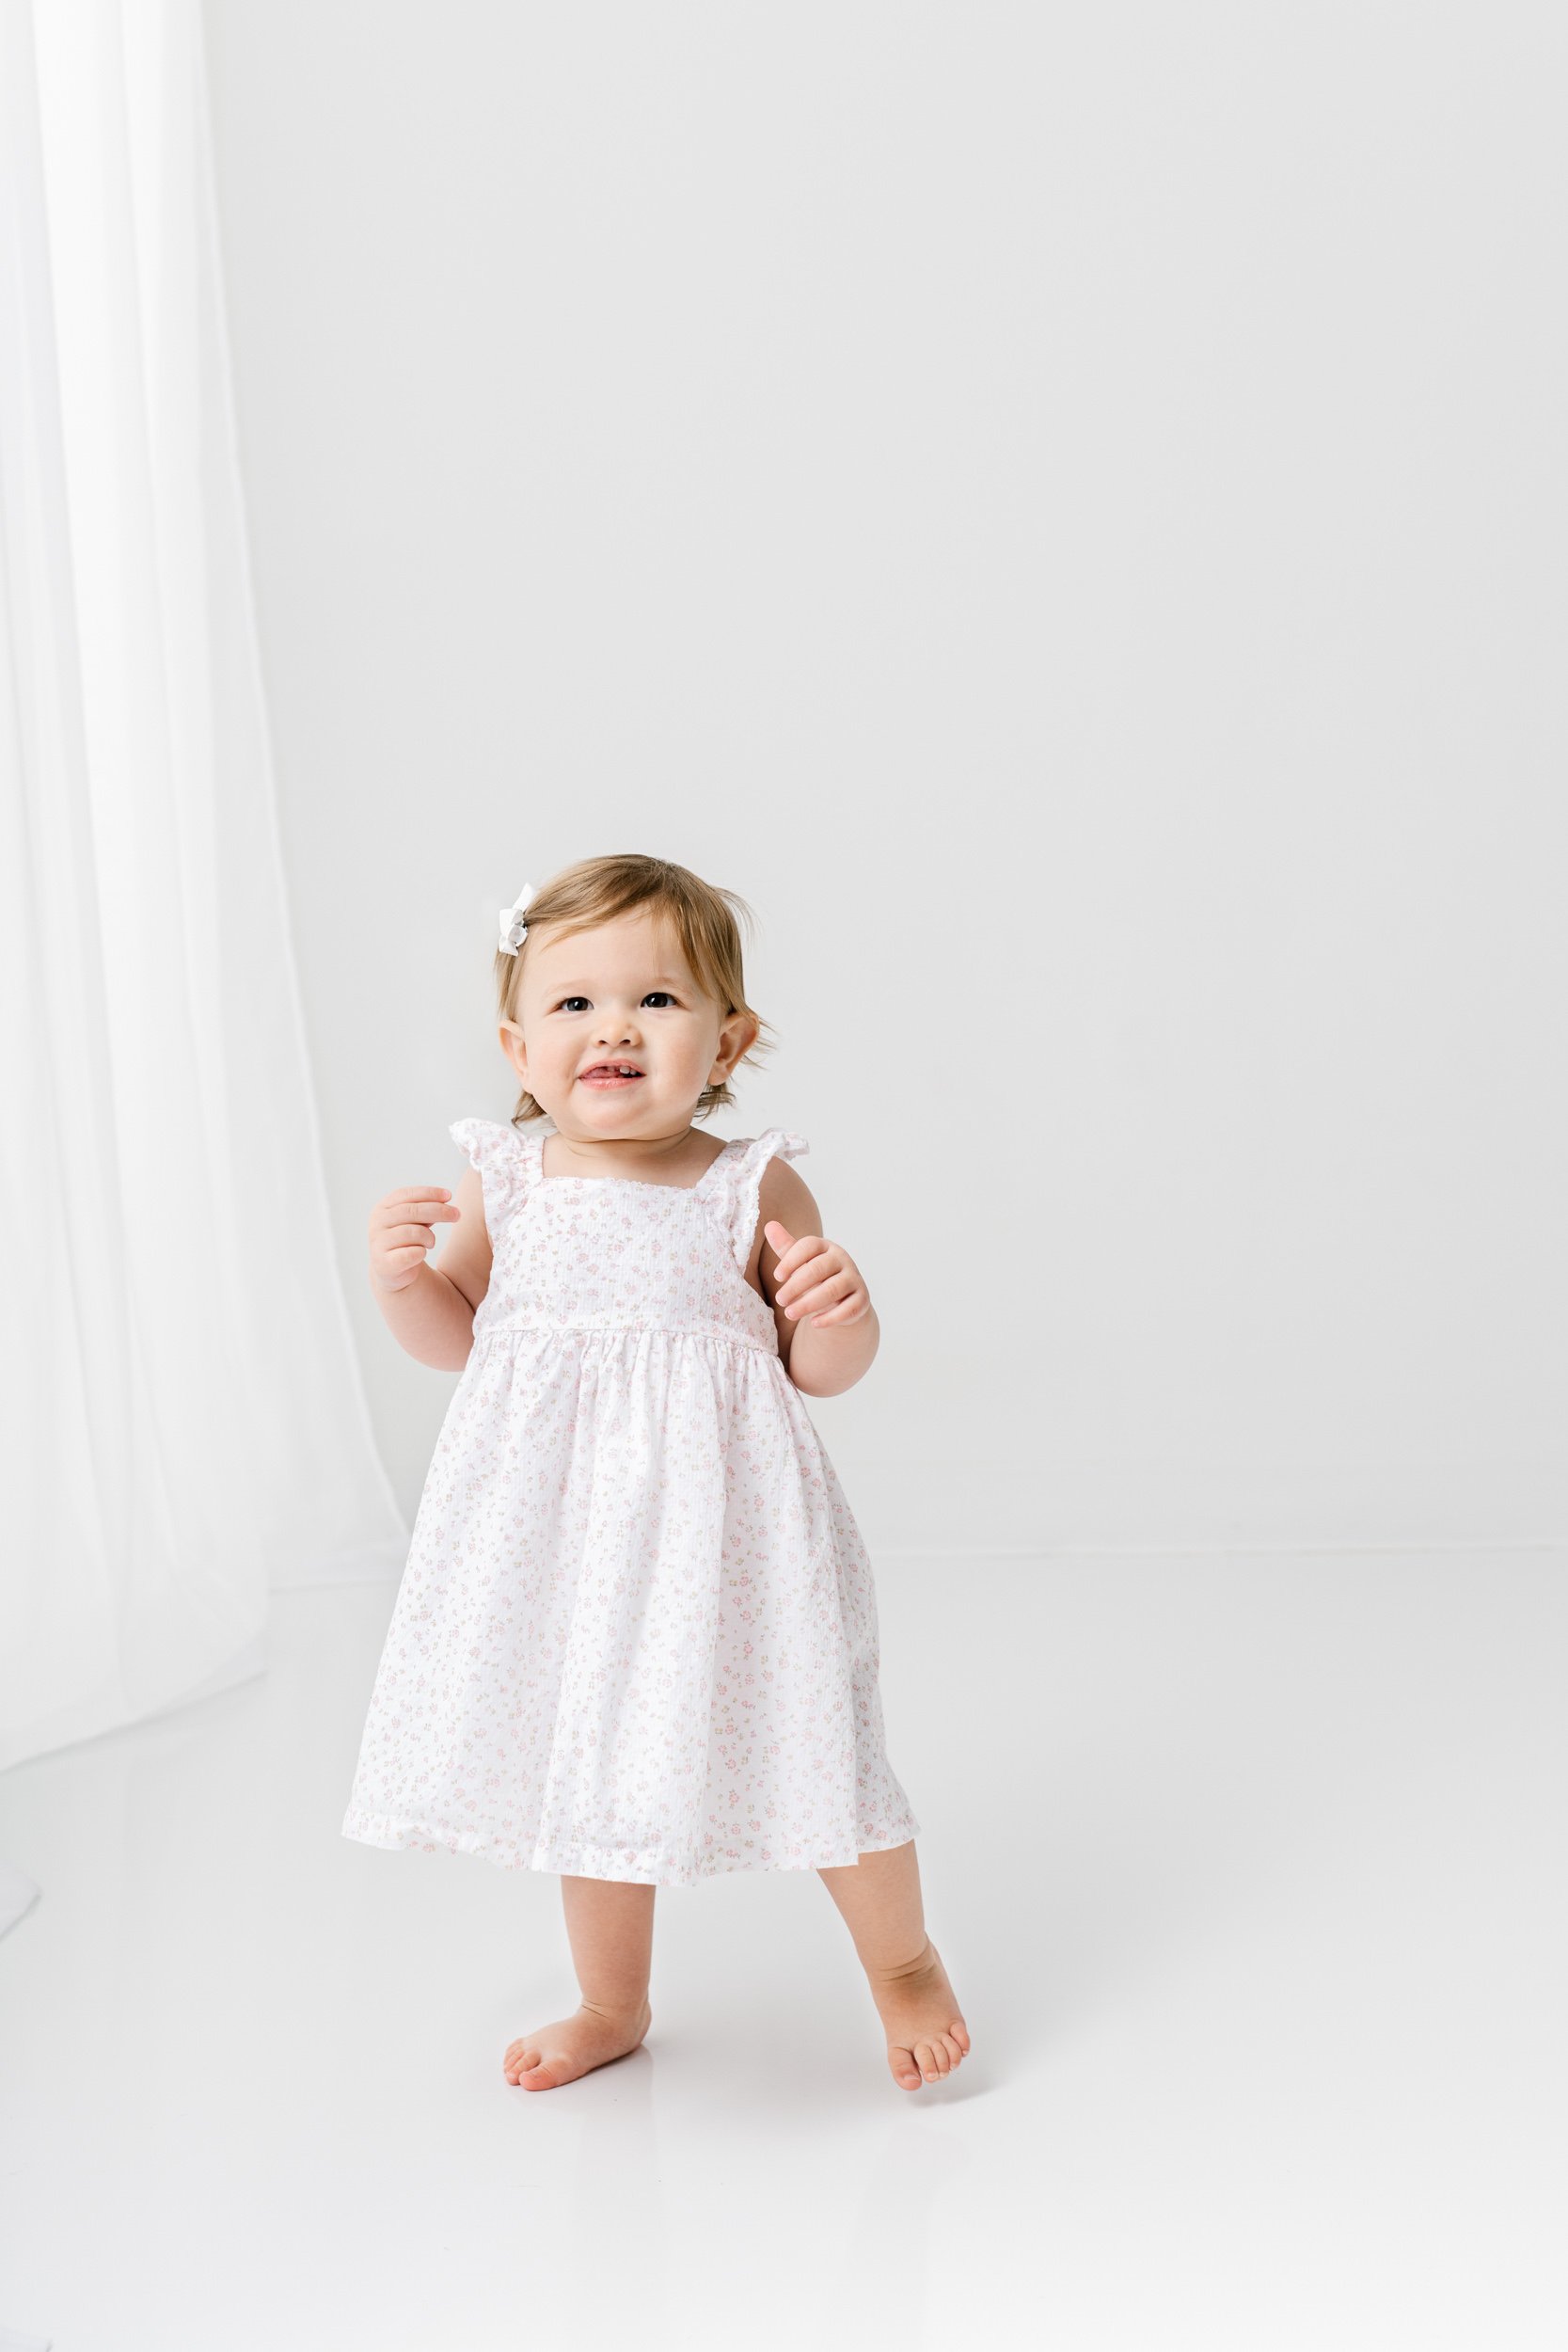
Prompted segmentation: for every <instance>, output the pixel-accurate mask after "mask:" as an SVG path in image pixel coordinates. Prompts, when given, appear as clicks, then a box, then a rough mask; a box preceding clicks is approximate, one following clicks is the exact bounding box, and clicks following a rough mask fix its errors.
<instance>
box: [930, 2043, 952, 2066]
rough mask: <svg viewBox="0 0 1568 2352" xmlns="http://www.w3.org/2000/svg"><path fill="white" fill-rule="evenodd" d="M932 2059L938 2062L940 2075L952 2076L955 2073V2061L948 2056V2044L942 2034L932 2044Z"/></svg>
mask: <svg viewBox="0 0 1568 2352" xmlns="http://www.w3.org/2000/svg"><path fill="white" fill-rule="evenodd" d="M931 2057H932V2058H933V2059H934V2060H935V2062H936V2070H937V2073H938V2074H951V2073H952V2072H953V2061H952V2059H951V2058H950V2057H949V2056H948V2054H947V2044H946V2042H943V2040H942V2036H941V2035H940V2034H939V2035H938V2036H937V2039H936V2040H935V2041H934V2042H932V2044H931Z"/></svg>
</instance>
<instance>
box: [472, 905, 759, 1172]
mask: <svg viewBox="0 0 1568 2352" xmlns="http://www.w3.org/2000/svg"><path fill="white" fill-rule="evenodd" d="M755 1033H756V1025H755V1023H754V1022H753V1021H752V1019H751V1018H750V1016H749V1015H747V1014H744V1013H734V1014H731V1015H730V1016H729V1018H728V1019H727V1020H726V1018H725V1017H724V1013H723V1009H722V1008H721V1006H719V1005H716V1004H715V1003H714V1002H713V1000H712V999H711V997H707V996H705V995H704V994H703V993H702V992H701V990H700V989H699V988H698V986H697V984H696V981H695V980H694V979H693V978H692V977H691V974H690V971H689V969H688V966H687V963H686V960H685V958H684V956H683V955H682V953H681V950H680V946H679V945H678V943H677V941H676V939H675V937H674V934H673V930H671V928H670V926H669V925H668V924H667V923H664V922H661V921H659V920H657V918H656V917H655V915H654V914H653V913H652V912H651V911H650V910H649V909H647V908H639V909H638V910H637V911H636V912H635V913H634V914H626V915H622V916H620V917H619V918H618V919H617V920H616V921H615V922H613V923H602V924H599V925H597V926H596V927H595V928H594V930H586V931H584V930H579V931H573V932H571V933H570V934H567V935H564V936H562V935H561V933H560V931H559V929H558V928H552V927H550V926H546V927H544V928H542V929H538V928H536V929H534V930H531V931H530V932H529V936H528V945H527V947H526V949H525V950H524V965H523V979H522V993H521V998H520V1001H519V1003H518V1008H517V1022H516V1025H515V1026H514V1025H510V1024H506V1023H503V1024H502V1026H501V1033H500V1035H501V1044H502V1046H503V1047H504V1048H505V1051H506V1054H507V1057H508V1058H509V1059H510V1061H511V1062H512V1065H513V1067H514V1069H515V1071H516V1072H517V1074H518V1076H519V1077H520V1078H521V1079H522V1081H523V1084H524V1085H525V1086H526V1087H527V1089H528V1090H529V1092H530V1093H531V1095H532V1096H533V1097H534V1098H535V1100H536V1101H537V1102H539V1103H541V1104H543V1105H544V1107H545V1109H546V1111H547V1112H548V1113H549V1116H550V1118H551V1119H552V1120H554V1121H555V1124H556V1126H557V1128H558V1129H559V1130H560V1132H561V1133H562V1135H565V1136H578V1137H581V1138H582V1139H584V1140H587V1141H592V1140H595V1139H602V1138H605V1137H620V1136H648V1137H650V1138H652V1137H654V1136H667V1135H669V1134H670V1133H672V1131H673V1130H674V1129H676V1128H678V1127H680V1126H683V1125H689V1123H690V1120H691V1114H692V1112H693V1111H694V1110H695V1108H696V1106H697V1103H698V1100H699V1098H700V1096H701V1094H702V1091H703V1089H704V1087H705V1086H707V1085H709V1084H715V1085H716V1084H718V1082H719V1081H720V1080H721V1078H723V1077H726V1076H727V1075H728V1074H729V1072H730V1071H731V1070H732V1069H733V1068H734V1066H735V1064H736V1062H737V1061H738V1060H739V1058H740V1057H741V1055H742V1054H743V1053H744V1052H745V1050H746V1047H747V1046H748V1045H749V1044H750V1043H751V1041H752V1037H753V1036H754V1035H755ZM616 1064H626V1065H627V1066H629V1067H630V1068H632V1069H634V1070H636V1071H638V1072H640V1073H641V1075H640V1076H637V1077H635V1078H622V1077H619V1076H617V1075H616V1074H615V1065H616Z"/></svg>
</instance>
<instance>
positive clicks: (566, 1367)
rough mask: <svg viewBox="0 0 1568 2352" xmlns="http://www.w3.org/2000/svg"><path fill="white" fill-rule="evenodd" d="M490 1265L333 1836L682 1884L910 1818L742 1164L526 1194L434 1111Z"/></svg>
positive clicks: (484, 1144) (854, 1552)
mask: <svg viewBox="0 0 1568 2352" xmlns="http://www.w3.org/2000/svg"><path fill="white" fill-rule="evenodd" d="M550 1132H551V1130H550V1129H549V1128H548V1127H547V1126H545V1127H539V1128H536V1129H535V1130H534V1131H533V1132H532V1133H525V1132H524V1131H522V1130H520V1129H517V1128H515V1127H512V1126H505V1125H502V1124H500V1123H499V1121H497V1120H485V1119H464V1120H458V1121H457V1122H456V1123H455V1125H453V1127H452V1128H451V1135H452V1136H453V1138H454V1140H455V1141H456V1142H457V1143H458V1144H459V1145H461V1147H462V1148H463V1149H464V1150H465V1151H466V1152H467V1154H468V1156H469V1158H470V1159H471V1160H472V1162H473V1163H474V1165H475V1166H476V1167H477V1168H479V1169H480V1171H481V1177H482V1183H483V1198H484V1216H485V1223H486V1225H487V1226H488V1228H489V1232H490V1238H491V1246H492V1252H493V1264H492V1271H491V1277H490V1286H489V1289H488V1291H487V1293H486V1294H485V1296H484V1298H483V1300H482V1302H481V1304H480V1307H479V1310H478V1311H477V1313H476V1314H475V1317H474V1343H473V1350H472V1353H471V1354H470V1356H469V1358H468V1361H467V1366H466V1367H465V1369H464V1372H463V1374H462V1376H461V1378H460V1379H459V1381H458V1384H457V1388H456V1391H455V1392H454V1394H453V1396H452V1400H451V1406H449V1408H448V1411H447V1416H446V1420H445V1422H444V1423H443V1425H442V1428H441V1432H440V1436H439V1438H437V1440H436V1451H435V1454H434V1456H433V1458H432V1461H431V1465H430V1470H429V1474H428V1476H427V1478H426V1481H425V1486H424V1492H423V1495H422V1496H421V1498H420V1508H419V1514H418V1518H417V1519H416V1522H415V1527H414V1533H413V1541H412V1546H411V1549H410V1551H409V1557H408V1563H407V1565H406V1567H405V1569H404V1577H403V1581H402V1583H401V1585H400V1586H399V1589H398V1596H397V1600H396V1603H395V1605H394V1608H393V1612H392V1618H391V1623H390V1625H389V1627H388V1633H387V1639H386V1643H385V1645H384V1647H383V1650H382V1655H381V1660H380V1663H379V1666H378V1668H377V1671H376V1677H375V1683H374V1688H373V1690H372V1694H371V1700H370V1708H369V1712H368V1714H367V1717H366V1722H365V1727H364V1735H363V1739H362V1740H361V1744H360V1751H359V1760H358V1766H357V1770H356V1776H355V1781H354V1787H353V1792H352V1796H351V1800H350V1803H349V1807H348V1812H347V1815H346V1816H345V1819H344V1821H343V1825H342V1834H343V1836H346V1837H352V1838H356V1839H358V1840H359V1841H361V1842H362V1843H364V1844H366V1845H372V1846H385V1847H393V1848H398V1847H410V1846H418V1847H421V1848H423V1849H424V1850H425V1851H435V1850H436V1849H437V1848H439V1849H444V1850H445V1851H450V1852H453V1853H473V1854H480V1855H483V1856H485V1857H486V1858H487V1859H489V1860H490V1861H493V1862H496V1863H499V1864H500V1865H502V1866H503V1867H512V1868H530V1869H535V1870H552V1871H560V1872H566V1873H570V1874H571V1875H573V1876H576V1877H584V1878H602V1879H626V1880H635V1881H638V1882H640V1883H651V1884H655V1885H664V1886H685V1885H690V1884H692V1883H695V1882H697V1881H698V1880H701V1879H706V1878H711V1877H714V1876H716V1875H718V1874H719V1873H721V1872H723V1871H729V1870H789V1869H813V1868H820V1867H828V1866H832V1865H836V1864H844V1863H852V1862H854V1861H855V1860H856V1859H857V1857H858V1856H859V1855H860V1854H862V1853H868V1852H872V1851H879V1850H881V1849H883V1848H886V1847H890V1846H897V1845H902V1844H903V1843H904V1841H905V1840H906V1839H907V1838H911V1837H915V1836H918V1835H919V1824H918V1823H917V1821H916V1820H914V1817H913V1815H912V1814H911V1811H910V1806H909V1802H908V1799H907V1798H906V1796H905V1794H904V1791H903V1789H902V1788H901V1787H900V1786H899V1784H898V1782H897V1780H896V1779H895V1776H894V1773H893V1771H892V1768H891V1766H890V1765H889V1762H888V1759H887V1755H886V1751H885V1746H884V1735H883V1724H882V1708H881V1701H880V1696H879V1689H878V1663H879V1661H878V1633H877V1602H876V1592H875V1587H874V1584H873V1581H872V1571H871V1562H870V1559H869V1556H868V1555H867V1552H866V1549H865V1546H864V1544H863V1541H862V1538H861V1534H860V1531H859V1529H858V1528H857V1527H856V1525H855V1521H854V1518H853V1517H852V1515H851V1513H850V1510H849V1506H848V1504H847V1502H846V1501H845V1498H844V1495H843V1492H842V1490H841V1488H840V1486H839V1483H838V1479H837V1476H836V1474H835V1472H834V1470H833V1468H832V1463H831V1462H830V1460H829V1459H828V1455H827V1454H826V1452H825V1451H824V1449H823V1446H822V1444H821V1441H820V1439H819V1438H818V1437H817V1434H816V1428H815V1426H814V1424H813V1422H812V1421H811V1419H810V1416H809V1415H808V1413H807V1411H806V1408H805V1406H804V1404H803V1402H802V1400H801V1397H800V1391H799V1390H798V1389H797V1388H796V1387H795V1386H794V1384H793V1382H792V1381H791V1380H790V1378H789V1376H788V1375H787V1373H786V1372H785V1371H784V1365H783V1363H782V1362H781V1360H780V1358H779V1350H778V1336H777V1331H776V1328H775V1326H774V1322H773V1315H772V1311H771V1309H770V1308H769V1307H768V1304H767V1302H766V1301H765V1300H764V1299H763V1298H762V1297H761V1296H760V1295H758V1293H757V1292H756V1291H755V1290H753V1289H752V1285H751V1284H750V1283H749V1282H748V1281H747V1280H746V1279H745V1269H746V1266H747V1264H748V1263H749V1261H750V1256H751V1250H752V1241H753V1239H754V1236H755V1232H756V1223H757V1216H758V1192H759V1188H760V1185H761V1181H762V1171H763V1168H764V1167H765V1166H766V1164H767V1162H768V1159H769V1158H770V1157H771V1156H772V1154H773V1153H774V1152H780V1153H782V1154H783V1155H784V1157H785V1158H789V1159H793V1158H795V1157H797V1156H799V1154H800V1153H801V1152H805V1151H807V1150H808V1149H809V1146H808V1145H807V1143H806V1142H805V1140H804V1138H803V1137H802V1136H796V1135H792V1134H789V1133H787V1132H786V1131H784V1129H782V1128H777V1127H770V1128H768V1130H767V1132H766V1133H765V1134H763V1135H761V1136H747V1137H742V1138H739V1139H737V1140H736V1141H733V1142H730V1143H727V1144H726V1145H725V1146H724V1149H723V1151H722V1152H721V1154H720V1155H719V1157H718V1158H717V1159H715V1160H714V1161H713V1162H712V1164H711V1165H710V1166H709V1167H708V1168H707V1169H706V1170H705V1172H704V1175H703V1177H702V1179H701V1180H700V1182H699V1183H698V1184H695V1185H691V1186H686V1187H682V1186H676V1185H670V1184H644V1183H641V1182H639V1181H635V1180H632V1179H628V1178H622V1177H570V1176H567V1177H554V1176H552V1177H546V1175H545V1174H544V1173H543V1169H542V1166H541V1159H542V1152H543V1145H544V1138H545V1136H546V1135H547V1134H548V1133H550Z"/></svg>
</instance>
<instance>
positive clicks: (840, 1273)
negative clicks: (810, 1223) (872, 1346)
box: [762, 1217, 871, 1325]
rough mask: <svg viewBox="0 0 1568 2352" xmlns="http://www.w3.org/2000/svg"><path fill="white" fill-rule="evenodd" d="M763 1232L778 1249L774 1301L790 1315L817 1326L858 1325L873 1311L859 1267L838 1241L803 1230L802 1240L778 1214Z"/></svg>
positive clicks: (770, 1243)
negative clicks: (798, 1316)
mask: <svg viewBox="0 0 1568 2352" xmlns="http://www.w3.org/2000/svg"><path fill="white" fill-rule="evenodd" d="M762 1231H763V1238H764V1240H766V1241H767V1242H768V1244H769V1246H770V1247H771V1248H773V1249H775V1250H776V1251H777V1252H778V1259H779V1263H778V1265H777V1266H776V1267H775V1269H774V1274H773V1279H774V1284H775V1289H774V1293H773V1303H774V1305H775V1306H776V1307H782V1308H783V1309H784V1312H785V1314H787V1315H805V1316H806V1320H807V1321H808V1322H809V1323H811V1324H813V1325H817V1324H830V1323H832V1324H847V1323H859V1322H860V1320H861V1318H862V1317H863V1315H867V1314H869V1313H870V1311H871V1295H870V1293H869V1292H868V1291H867V1289H866V1287H865V1284H864V1282H863V1280H862V1279H861V1271H860V1268H859V1266H857V1265H856V1263H855V1261H854V1260H853V1258H851V1257H850V1255H849V1252H848V1251H847V1249H844V1248H841V1247H840V1246H839V1244H838V1243H837V1242H836V1241H824V1240H823V1238H822V1236H821V1234H820V1233H802V1234H800V1237H799V1238H798V1239H797V1237H796V1236H795V1235H794V1234H793V1233H791V1232H790V1230H789V1228H788V1226H787V1225H781V1224H780V1222H779V1220H778V1218H777V1217H772V1218H770V1219H769V1221H768V1223H767V1224H766V1225H765V1226H764V1227H763V1229H762ZM808 1310H815V1311H814V1312H809V1311H808Z"/></svg>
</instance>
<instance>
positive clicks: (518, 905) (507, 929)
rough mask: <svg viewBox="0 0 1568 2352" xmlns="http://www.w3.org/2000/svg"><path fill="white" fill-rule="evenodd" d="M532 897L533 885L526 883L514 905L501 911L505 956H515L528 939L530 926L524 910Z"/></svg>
mask: <svg viewBox="0 0 1568 2352" xmlns="http://www.w3.org/2000/svg"><path fill="white" fill-rule="evenodd" d="M532 896H533V884H532V883H531V882H524V884H523V886H522V888H521V890H519V891H518V893H517V896H516V898H515V899H514V900H513V902H512V904H511V905H510V906H509V907H502V909H501V935H500V953H501V954H502V955H503V956H515V954H516V952H517V950H518V948H519V947H520V946H522V944H523V942H524V940H525V939H526V938H527V937H528V925H527V924H526V923H525V922H524V920H523V909H524V908H525V907H526V906H527V904H528V902H529V900H530V899H531V898H532Z"/></svg>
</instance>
